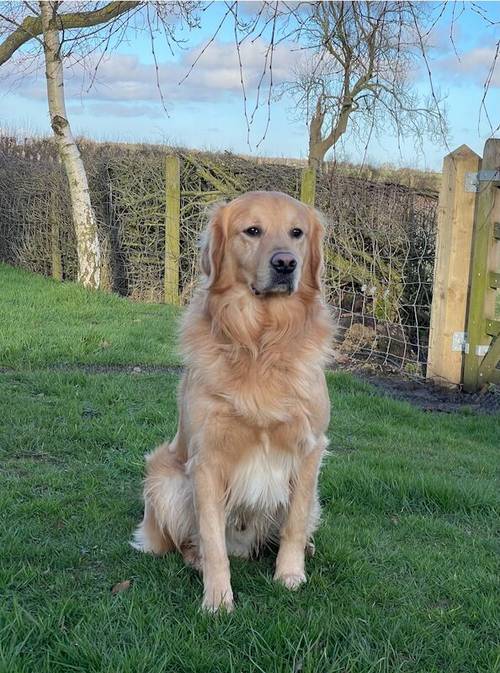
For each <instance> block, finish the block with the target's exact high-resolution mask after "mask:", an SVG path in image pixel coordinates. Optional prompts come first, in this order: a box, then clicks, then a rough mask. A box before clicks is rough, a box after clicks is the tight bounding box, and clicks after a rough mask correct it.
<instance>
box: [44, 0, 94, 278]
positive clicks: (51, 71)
mask: <svg viewBox="0 0 500 673" xmlns="http://www.w3.org/2000/svg"><path fill="white" fill-rule="evenodd" d="M40 10H41V16H42V26H43V45H44V54H45V75H46V79H47V98H48V102H49V113H50V123H51V126H52V130H53V131H54V137H55V140H56V144H57V148H58V151H59V155H60V157H61V161H62V163H63V166H64V169H65V171H66V175H67V176H68V182H69V190H70V198H71V209H72V215H73V224H74V227H75V235H76V247H77V256H78V281H79V282H81V283H82V284H83V285H84V286H85V287H89V288H98V287H99V285H100V271H101V251H100V245H99V238H98V235H97V221H96V217H95V213H94V209H93V208H92V204H91V201H90V192H89V185H88V181H87V174H86V172H85V167H84V165H83V161H82V158H81V155H80V151H79V149H78V147H77V145H76V142H75V140H74V138H73V134H72V132H71V127H70V124H69V121H68V118H67V114H66V104H65V100H64V75H63V65H62V58H61V53H60V48H61V44H60V39H59V24H60V19H59V17H58V15H57V3H55V2H50V1H49V0H42V1H41V2H40Z"/></svg>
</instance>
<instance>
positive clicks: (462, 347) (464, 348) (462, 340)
mask: <svg viewBox="0 0 500 673" xmlns="http://www.w3.org/2000/svg"><path fill="white" fill-rule="evenodd" d="M451 350H452V351H457V352H459V353H468V352H469V344H468V343H467V332H453V338H452V340H451Z"/></svg>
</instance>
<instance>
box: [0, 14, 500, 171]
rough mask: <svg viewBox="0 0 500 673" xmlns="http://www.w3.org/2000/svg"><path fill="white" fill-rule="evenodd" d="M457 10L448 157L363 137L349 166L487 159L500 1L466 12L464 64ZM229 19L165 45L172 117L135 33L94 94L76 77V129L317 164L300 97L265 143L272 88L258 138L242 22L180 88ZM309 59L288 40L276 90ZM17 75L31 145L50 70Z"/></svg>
mask: <svg viewBox="0 0 500 673" xmlns="http://www.w3.org/2000/svg"><path fill="white" fill-rule="evenodd" d="M0 4H1V3H0ZM258 4H259V3H247V7H243V10H244V11H251V10H252V9H255V7H256V6H258ZM478 6H479V7H483V8H484V10H485V11H486V13H487V16H488V17H489V19H490V20H491V21H493V22H496V25H490V24H488V22H487V21H485V20H484V19H483V18H481V16H480V15H479V13H478V11H477V7H478ZM451 7H452V3H449V5H448V7H447V9H446V12H445V15H444V16H443V17H442V18H441V20H440V21H439V23H438V24H437V25H436V27H435V29H434V32H433V34H432V35H431V37H430V41H431V44H432V48H431V49H430V50H429V58H430V66H431V70H432V74H433V80H434V84H435V86H436V87H437V88H439V89H440V90H441V92H442V93H444V94H446V96H447V100H446V107H447V109H448V119H449V125H450V131H451V133H450V138H449V145H448V149H447V148H446V147H444V146H439V144H436V143H433V142H430V141H424V144H423V147H422V148H419V147H416V146H415V143H414V142H413V141H411V140H408V141H406V142H405V141H404V140H403V143H402V144H401V146H398V142H397V140H396V138H394V137H393V136H392V135H391V134H390V133H383V134H381V135H380V137H379V138H373V139H372V140H371V142H370V145H369V147H368V150H367V153H366V157H365V156H364V152H363V147H360V146H359V145H360V144H359V143H356V142H355V138H352V137H347V138H346V140H345V142H344V143H343V147H342V148H340V150H339V152H338V156H339V158H347V159H349V160H351V161H353V162H354V163H361V162H362V161H363V159H365V160H366V161H369V162H372V163H376V164H381V163H385V162H388V163H392V164H395V165H405V166H415V167H420V168H431V169H439V168H440V166H441V162H442V157H443V156H444V154H446V153H447V151H448V150H449V149H454V148H455V147H457V146H458V145H461V144H462V143H466V144H468V145H469V146H470V147H472V148H473V149H474V150H475V151H477V152H478V153H481V150H482V147H483V145H484V142H485V139H486V138H487V137H488V136H489V135H490V134H491V128H490V125H489V124H488V122H487V119H486V116H485V114H484V110H483V111H482V113H481V100H482V97H483V92H484V82H485V80H486V78H487V76H488V71H489V68H490V67H491V64H492V62H493V58H494V54H495V47H496V44H497V43H498V41H499V39H500V2H488V3H480V4H479V5H478V4H477V3H476V4H474V3H463V4H462V3H460V4H459V3H457V4H456V7H459V9H460V11H461V12H462V8H463V13H462V15H461V16H460V18H459V20H458V21H457V23H456V25H455V28H454V41H455V46H456V51H457V53H458V55H457V54H456V53H455V52H454V49H453V46H452V44H451V41H450V37H449V34H450V17H451ZM225 9H226V6H225V4H224V3H222V2H219V3H212V4H211V5H210V6H209V7H208V9H206V11H204V12H203V14H202V17H201V27H200V28H199V29H194V30H192V31H187V30H184V31H180V32H179V37H181V38H182V39H183V40H185V42H184V43H183V48H182V49H178V48H177V49H174V54H173V55H172V54H171V53H170V52H169V50H168V48H167V46H166V44H165V41H164V40H163V39H161V38H160V37H158V38H157V40H156V41H155V52H156V57H157V61H158V63H159V79H160V83H161V91H162V94H163V96H164V99H165V105H166V108H167V112H165V110H164V109H163V106H162V102H161V99H160V93H159V90H158V86H157V84H156V78H155V68H154V59H153V55H152V51H151V42H150V39H149V38H148V37H147V36H146V35H145V33H144V31H140V30H139V31H137V32H134V31H129V32H128V34H127V39H126V41H124V42H122V44H120V45H119V46H118V47H116V48H115V47H113V48H112V49H110V50H109V52H108V53H107V54H106V56H105V58H104V59H103V60H102V62H101V63H100V66H99V69H98V71H97V77H96V80H95V82H94V84H93V86H92V87H91V88H90V89H89V77H88V75H87V76H84V75H83V74H82V69H81V66H77V67H75V68H72V69H69V68H68V69H67V70H66V90H67V108H68V113H69V117H70V121H71V123H72V125H73V128H74V130H75V131H76V132H77V133H78V134H83V135H86V136H89V137H92V138H95V139H98V140H120V141H135V142H140V141H150V142H165V143H168V144H176V145H183V146H189V147H194V148H200V149H217V150H224V149H227V150H231V151H234V152H240V153H245V154H256V155H259V154H260V155H267V156H290V157H305V156H306V155H307V129H306V126H305V124H304V123H299V122H298V121H297V120H296V119H295V118H294V114H293V111H294V110H293V104H292V102H291V101H290V100H288V99H282V100H279V101H275V100H273V102H272V105H271V119H270V124H269V128H268V129H267V132H266V134H265V138H264V140H262V141H261V138H262V136H263V134H264V130H265V128H266V123H267V105H266V102H267V100H266V99H267V92H266V89H265V87H264V91H265V93H264V96H263V103H264V104H263V105H262V106H261V107H260V109H259V110H258V112H257V115H256V118H255V120H254V123H253V124H252V127H251V132H250V138H248V137H247V136H248V134H247V126H246V121H245V116H244V106H243V96H242V91H241V85H240V71H239V66H238V59H237V57H236V54H235V49H234V36H233V30H232V24H231V22H230V21H228V22H227V24H226V25H224V26H223V28H222V30H221V31H220V32H219V34H218V35H217V38H216V40H215V41H214V42H213V43H212V44H211V45H210V46H209V47H208V48H207V50H206V51H205V53H204V55H203V56H202V57H201V59H200V60H199V62H198V63H197V65H196V67H195V68H194V69H193V70H192V72H191V74H190V75H189V77H188V78H187V79H186V80H185V81H184V82H183V83H181V84H179V82H180V81H181V80H182V79H183V78H184V77H185V75H186V74H187V73H188V72H189V69H190V66H191V64H192V63H193V61H194V59H195V58H196V56H197V54H199V52H200V50H201V49H202V47H203V46H204V45H206V43H207V41H209V39H210V37H211V36H212V35H213V33H214V31H215V29H216V27H217V26H218V24H219V22H220V19H221V17H222V15H223V13H224V11H225ZM264 37H265V36H264ZM265 44H266V43H265V39H260V40H257V41H256V42H255V43H254V44H252V45H250V44H249V45H248V46H247V47H244V48H243V50H242V61H243V75H244V78H245V81H246V85H247V95H248V108H249V111H251V109H252V107H253V103H254V101H255V95H256V88H255V83H256V81H258V78H259V76H260V73H261V72H262V68H263V63H264V60H263V53H264V50H265ZM98 56H99V52H96V53H94V55H93V56H92V57H91V58H90V60H88V62H87V66H88V69H89V70H92V69H93V67H94V65H95V61H96V59H97V58H98ZM297 57H298V52H297V50H296V46H295V45H293V44H291V43H288V42H286V41H285V42H284V43H282V44H281V45H280V46H279V47H278V48H277V50H276V52H275V55H274V65H273V78H274V80H275V81H276V82H278V83H279V82H280V81H284V80H286V79H287V77H288V76H289V73H290V68H291V67H292V65H293V63H294V62H295V60H296V59H297ZM16 68H17V66H16V63H12V62H11V63H7V64H5V65H4V66H2V67H0V93H1V95H2V103H1V111H0V128H1V129H2V130H6V131H13V130H15V131H17V132H19V133H20V134H21V135H25V134H28V133H48V132H49V131H50V129H49V123H48V112H47V104H46V101H45V89H44V86H45V83H44V77H43V68H41V67H38V68H37V67H36V62H35V61H34V62H33V65H32V67H30V69H29V74H28V75H27V76H25V77H24V78H20V77H18V76H17V69H16ZM413 79H414V82H413V85H414V86H415V87H416V88H417V90H418V91H419V92H420V93H421V94H422V95H426V94H427V93H428V92H429V82H428V77H427V75H426V73H425V71H424V69H423V68H422V69H421V70H419V71H418V72H416V73H415V74H414V77H413ZM487 110H488V111H489V114H490V118H491V122H492V124H493V127H496V126H497V125H498V124H500V58H499V62H498V63H497V64H496V68H495V70H494V72H493V73H492V78H491V83H490V88H489V93H488V98H487ZM480 117H481V118H480ZM259 141H261V142H260V143H259Z"/></svg>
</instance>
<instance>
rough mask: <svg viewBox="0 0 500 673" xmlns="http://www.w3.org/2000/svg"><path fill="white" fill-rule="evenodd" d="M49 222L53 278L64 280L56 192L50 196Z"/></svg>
mask: <svg viewBox="0 0 500 673" xmlns="http://www.w3.org/2000/svg"><path fill="white" fill-rule="evenodd" d="M49 223H50V248H51V258H52V278H55V280H62V277H63V270H62V252H61V241H60V232H59V220H58V218H57V212H56V207H55V196H54V194H52V195H51V197H50V210H49Z"/></svg>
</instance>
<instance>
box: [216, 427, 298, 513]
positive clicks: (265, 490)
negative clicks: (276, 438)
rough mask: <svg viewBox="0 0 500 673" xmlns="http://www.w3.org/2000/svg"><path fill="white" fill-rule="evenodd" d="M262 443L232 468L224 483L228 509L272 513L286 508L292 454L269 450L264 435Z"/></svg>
mask: <svg viewBox="0 0 500 673" xmlns="http://www.w3.org/2000/svg"><path fill="white" fill-rule="evenodd" d="M261 436H262V443H261V444H260V445H258V446H256V447H255V448H254V450H252V451H247V452H246V453H245V455H244V457H243V458H242V459H241V460H240V461H239V462H238V463H237V464H236V465H235V467H234V469H233V471H232V474H231V476H230V479H229V484H228V505H229V509H244V510H253V511H255V510H264V511H267V512H272V511H276V510H277V509H279V508H280V507H285V508H286V507H287V505H288V500H289V495H290V482H291V481H292V480H293V479H294V477H295V473H296V468H297V462H298V457H297V454H296V453H292V452H285V451H279V450H275V449H273V448H272V447H271V446H270V444H269V437H268V435H267V433H265V432H263V433H261Z"/></svg>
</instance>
